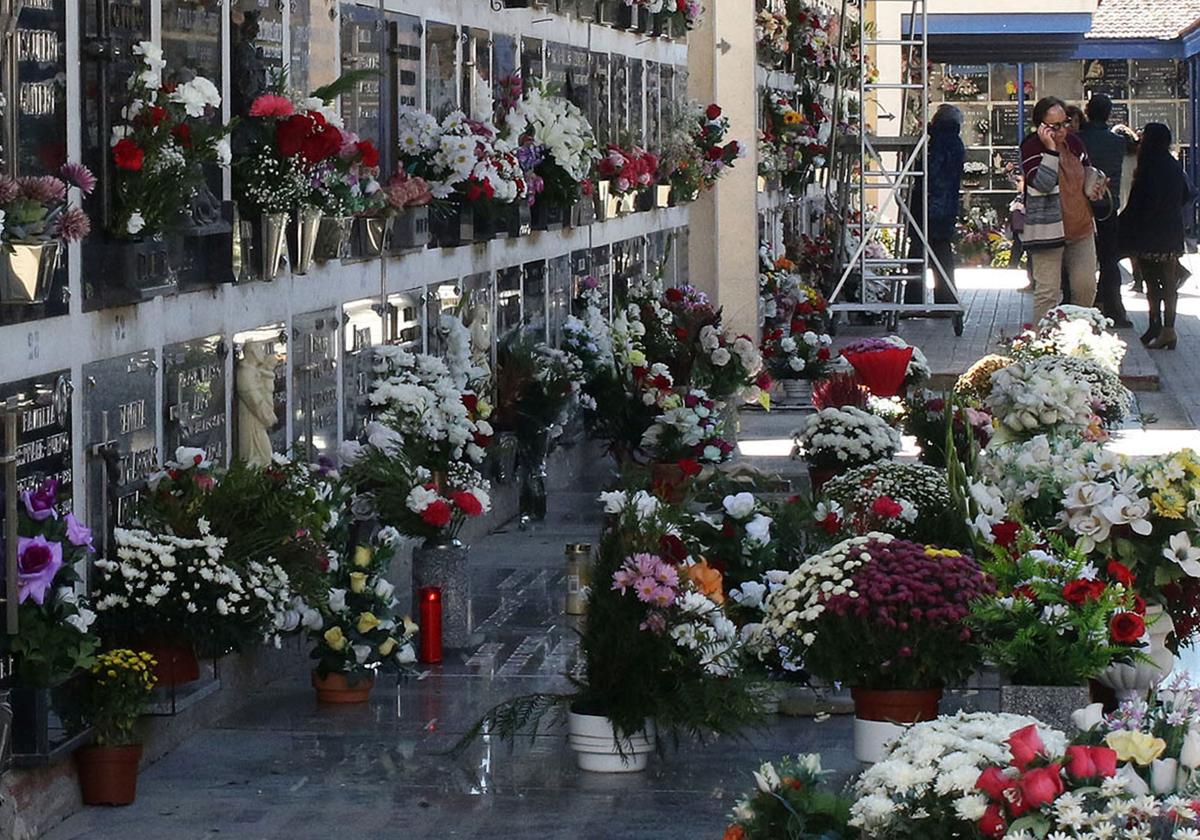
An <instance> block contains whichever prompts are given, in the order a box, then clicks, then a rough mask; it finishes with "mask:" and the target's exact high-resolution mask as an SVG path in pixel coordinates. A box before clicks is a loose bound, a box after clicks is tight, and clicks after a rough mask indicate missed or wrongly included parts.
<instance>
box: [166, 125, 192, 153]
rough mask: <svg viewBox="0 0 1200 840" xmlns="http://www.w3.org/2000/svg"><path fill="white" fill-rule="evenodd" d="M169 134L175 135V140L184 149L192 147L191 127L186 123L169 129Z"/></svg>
mask: <svg viewBox="0 0 1200 840" xmlns="http://www.w3.org/2000/svg"><path fill="white" fill-rule="evenodd" d="M171 133H172V134H174V135H175V139H176V140H178V141H179V144H180V145H181V146H183V147H184V148H185V149H190V148H191V147H192V127H191V126H190V125H188V124H187V123H180V124H179V125H177V126H175V127H174V128H173V129H171Z"/></svg>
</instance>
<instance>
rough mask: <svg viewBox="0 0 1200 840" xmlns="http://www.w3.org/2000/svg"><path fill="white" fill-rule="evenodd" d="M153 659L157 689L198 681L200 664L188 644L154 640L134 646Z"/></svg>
mask: <svg viewBox="0 0 1200 840" xmlns="http://www.w3.org/2000/svg"><path fill="white" fill-rule="evenodd" d="M136 647H137V648H138V649H139V650H144V651H146V653H148V654H150V655H151V656H153V657H154V659H155V662H156V663H157V664H156V665H155V666H154V676H156V677H158V687H159V688H169V687H170V686H178V685H187V684H188V683H190V682H195V681H196V680H198V679H200V662H199V660H198V659H197V658H196V649H195V648H194V647H192V645H191V644H190V643H189V642H177V641H167V640H162V639H159V640H155V641H146V642H142V643H141V644H140V645H136Z"/></svg>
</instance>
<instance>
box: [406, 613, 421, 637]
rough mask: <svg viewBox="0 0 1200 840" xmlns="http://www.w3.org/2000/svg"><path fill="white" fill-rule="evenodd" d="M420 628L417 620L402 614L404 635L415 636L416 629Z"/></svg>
mask: <svg viewBox="0 0 1200 840" xmlns="http://www.w3.org/2000/svg"><path fill="white" fill-rule="evenodd" d="M420 629H421V628H420V627H419V626H418V625H417V622H415V621H413V620H412V619H411V618H409V617H408V616H404V632H405V634H406V635H409V636H415V635H416V634H417V631H418V630H420Z"/></svg>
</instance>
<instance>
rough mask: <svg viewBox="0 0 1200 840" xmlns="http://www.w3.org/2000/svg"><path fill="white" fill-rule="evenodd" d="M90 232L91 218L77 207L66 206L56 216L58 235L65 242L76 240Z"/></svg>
mask: <svg viewBox="0 0 1200 840" xmlns="http://www.w3.org/2000/svg"><path fill="white" fill-rule="evenodd" d="M91 232H92V222H91V220H90V219H88V215H87V213H85V212H83V211H82V210H80V209H79V208H78V207H68V208H67V209H66V210H64V211H63V214H62V215H61V216H59V217H58V235H59V236H60V237H62V238H63V239H64V240H66V241H67V242H78V241H80V240H81V239H83V238H84V237H86V236H87V235H88V234H89V233H91Z"/></svg>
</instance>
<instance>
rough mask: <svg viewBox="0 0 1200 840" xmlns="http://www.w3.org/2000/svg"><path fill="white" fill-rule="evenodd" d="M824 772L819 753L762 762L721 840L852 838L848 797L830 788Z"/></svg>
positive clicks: (824, 839)
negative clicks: (752, 787)
mask: <svg viewBox="0 0 1200 840" xmlns="http://www.w3.org/2000/svg"><path fill="white" fill-rule="evenodd" d="M825 775H827V774H826V771H824V770H822V769H821V756H819V755H815V754H814V755H798V756H795V757H794V758H793V757H790V756H789V757H786V758H783V759H781V760H779V761H776V762H769V761H768V762H764V763H763V764H762V766H760V767H759V768H758V770H756V771H755V773H754V783H755V790H753V791H751V792H750V794H749V795H748V796H743V797H741V798H740V799H739V800H738V802H737V804H736V805H735V806H734V808H733V813H732V814H731V818H732V820H733V821H732V823H731V824H730V826H729V827H728V828H727V829H725V835H724V837H723V838H722V840H779V838H784V837H786V838H798V839H799V840H808V838H822V839H823V840H848V838H850V837H852V836H853V834H852V833H851V831H850V829H849V826H848V823H849V821H850V800H849V799H848V798H847V797H845V796H841V795H839V794H836V793H833V792H832V791H829V790H826V789H825V788H824V786H823V777H824V776H825Z"/></svg>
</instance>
